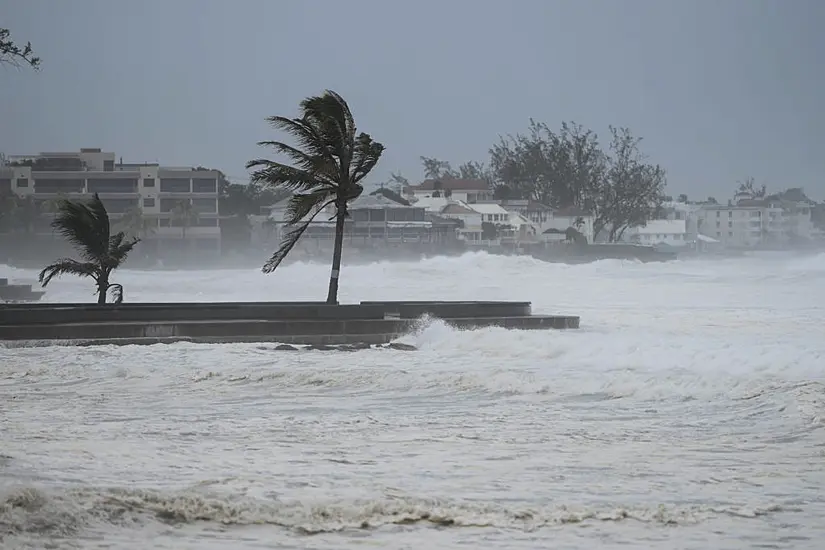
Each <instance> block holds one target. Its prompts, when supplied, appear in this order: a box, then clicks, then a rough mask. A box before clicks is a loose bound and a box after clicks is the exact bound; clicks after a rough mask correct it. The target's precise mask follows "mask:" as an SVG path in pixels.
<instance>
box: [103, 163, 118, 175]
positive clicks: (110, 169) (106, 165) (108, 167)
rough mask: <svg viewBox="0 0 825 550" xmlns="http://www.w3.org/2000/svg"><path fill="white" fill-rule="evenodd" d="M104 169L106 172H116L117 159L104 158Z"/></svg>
mask: <svg viewBox="0 0 825 550" xmlns="http://www.w3.org/2000/svg"><path fill="white" fill-rule="evenodd" d="M103 171H104V172H114V171H115V161H114V160H104V161H103Z"/></svg>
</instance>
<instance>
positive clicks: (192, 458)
mask: <svg viewBox="0 0 825 550" xmlns="http://www.w3.org/2000/svg"><path fill="white" fill-rule="evenodd" d="M33 273H34V272H26V271H21V270H10V269H9V268H3V267H0V277H3V276H8V275H12V276H13V277H16V278H31V277H32V274H33ZM328 274H329V270H328V266H327V265H324V264H293V265H290V266H285V267H284V268H282V269H279V270H278V271H276V273H274V274H272V275H269V276H267V275H263V274H261V273H260V272H258V271H256V270H223V271H203V272H183V271H177V272H175V271H172V272H153V273H150V272H139V271H129V270H124V271H122V272H119V273H118V274H117V277H116V278H117V280H118V282H122V283H123V284H124V286H125V288H126V296H127V299H129V300H135V301H137V300H155V301H161V300H163V301H178V300H180V301H199V300H293V299H299V300H322V299H323V298H324V297H325V294H326V285H327V277H328ZM341 285H342V286H341V292H342V296H341V299H342V301H343V302H356V301H359V300H393V299H411V300H426V299H452V300H461V299H470V300H473V299H477V300H499V299H503V300H509V299H512V300H530V301H532V302H533V305H534V311H537V312H542V313H565V314H580V315H581V316H582V329H581V330H578V331H561V332H560V331H536V332H532V331H510V330H504V329H499V328H488V329H483V330H474V331H462V330H455V329H453V328H451V327H449V326H447V325H445V324H444V323H443V322H441V321H439V320H437V319H425V320H423V321H422V322H421V324H420V326H419V327H418V328H417V330H415V331H413V332H411V333H410V334H408V335H405V336H404V337H403V338H401V339H400V341H402V342H405V343H410V344H413V345H415V346H416V347H417V348H418V351H416V352H405V351H395V350H388V349H382V350H362V351H358V352H352V353H336V352H311V353H303V352H278V351H275V350H274V346H273V345H271V344H267V345H256V344H238V345H194V344H186V343H180V344H174V345H156V346H125V347H114V346H102V347H86V348H74V347H61V348H55V347H24V348H14V349H11V348H9V349H2V350H0V354H2V362H0V414H1V415H2V417H3V419H4V425H3V428H4V433H3V448H2V449H0V452H2V453H3V454H4V455H6V456H7V458H2V459H1V460H2V463H0V467H2V468H3V475H2V476H0V488H2V489H0V492H4V494H5V495H6V496H5V497H4V499H5V500H4V501H3V502H5V503H6V504H4V505H3V506H5V508H2V509H0V529H6V533H15V534H14V535H13V536H14V537H17V538H16V539H15V544H17V543H19V544H21V545H24V544H28V545H30V546H31V547H33V548H37V547H42V545H43V543H44V541H46V540H47V539H49V540H51V539H56V538H60V539H61V540H62V541H63V542H67V541H68V542H67V544H75V545H78V546H79V547H86V546H88V547H92V546H93V544H94V543H92V542H88V540H92V539H88V537H94V536H100V537H102V538H104V539H105V540H115V541H117V544H116V546H118V547H123V548H138V547H141V544H142V545H143V546H144V547H145V546H146V545H147V544H149V542H148V541H150V540H151V541H152V544H153V545H154V544H155V543H156V541H160V542H157V544H158V545H159V546H158V547H163V546H164V545H166V547H169V548H186V547H193V548H194V547H199V548H200V547H205V546H209V545H212V547H216V548H219V547H223V546H221V544H225V543H226V541H227V540H228V541H231V542H232V544H231V546H233V547H243V546H244V544H248V546H249V547H254V545H255V544H257V543H258V542H261V541H264V542H265V543H266V544H269V545H276V544H279V545H282V546H289V545H293V546H299V547H300V546H302V545H303V544H304V543H303V542H301V541H302V540H304V539H300V538H296V537H298V536H299V535H297V533H299V532H313V533H325V534H323V535H318V537H319V538H315V539H313V540H314V541H315V544H316V545H317V546H318V547H319V548H354V547H360V546H361V544H362V543H363V541H364V538H365V537H368V538H370V540H372V541H374V542H376V544H378V543H379V542H380V543H381V544H385V545H386V546H388V547H402V546H404V545H405V544H411V545H412V546H411V547H423V546H428V547H434V548H435V547H439V548H450V547H459V546H462V545H463V546H465V547H466V546H475V547H484V546H485V545H489V544H494V545H495V546H497V547H517V546H518V545H519V544H521V545H522V546H523V547H527V548H533V547H536V546H541V547H547V546H548V545H554V544H567V545H568V546H569V547H579V548H587V547H592V546H593V544H594V543H595V544H602V543H603V542H604V541H608V543H610V544H619V543H620V542H622V541H624V542H627V541H629V542H630V543H631V545H632V544H635V545H636V546H637V547H648V546H649V541H650V540H654V539H655V540H659V541H665V540H670V539H668V537H671V536H672V537H675V538H674V539H673V540H670V545H671V546H674V547H676V546H679V547H682V546H683V545H680V543H679V542H678V541H680V540H682V537H685V536H688V533H689V534H690V536H691V537H693V539H692V540H696V541H697V543H696V544H697V547H724V546H725V545H726V544H727V545H734V546H735V545H736V544H740V545H741V541H742V540H748V541H749V542H748V544H751V543H753V544H757V543H768V542H770V541H773V540H775V537H776V536H778V535H777V533H778V532H779V533H783V535H782V536H785V535H787V536H794V537H801V539H804V538H805V537H808V539H809V540H816V536H817V534H816V532H815V529H814V528H813V527H812V526H814V525H816V524H817V523H816V522H817V521H818V518H821V517H822V516H823V514H825V505H824V504H823V501H822V499H821V487H822V486H823V484H825V480H823V477H822V473H821V471H822V470H821V460H822V456H821V449H822V448H823V447H825V423H823V417H825V415H823V410H825V373H823V371H822V365H823V364H825V340H823V339H822V337H821V334H822V326H823V324H824V323H825V256H821V255H820V256H815V257H814V256H812V257H808V258H799V257H793V256H789V257H783V258H778V259H777V257H772V258H765V257H759V256H756V257H745V258H740V259H735V260H723V261H717V262H714V261H706V260H694V261H684V262H671V263H666V264H642V263H638V262H622V261H614V260H608V261H603V262H595V263H593V264H586V265H576V266H567V265H561V264H547V263H542V262H538V261H536V260H533V259H531V258H524V257H496V256H490V255H487V254H484V253H473V254H466V255H464V256H461V257H458V258H432V259H428V260H424V261H421V262H406V263H392V262H380V263H376V264H370V265H362V266H348V267H347V268H346V269H345V270H344V271H343V273H342V279H341ZM48 290H49V294H48V295H47V299H51V300H56V301H62V302H67V301H76V300H80V301H90V300H91V296H90V293H91V291H92V288H91V287H90V285H89V283H88V281H83V280H77V279H71V278H66V279H61V280H58V281H55V282H53V284H52V285H50V286H49V289H48ZM204 487H207V488H208V489H209V491H217V492H206V491H207V489H205V488H204ZM198 488H200V489H198ZM218 488H219V489H220V491H218ZM21 491H22V493H21ZM27 491H28V492H27ZM32 491H33V492H32ZM12 495H16V496H12ZM21 495H22V496H21ZM26 495H29V496H26ZM268 495H269V496H268ZM272 495H275V496H272ZM10 502H11V503H15V502H17V503H18V504H13V505H9V503H10ZM21 503H22V504H21ZM765 514H767V515H765ZM773 516H777V517H779V516H781V522H779V520H777V522H779V523H777V522H773V520H772V519H770V518H772V517H773ZM50 518H51V519H50ZM433 518H435V519H433ZM445 518H446V519H445ZM657 518H658V519H657ZM582 519H584V520H586V521H585V522H589V523H588V525H589V529H590V530H589V531H575V532H574V531H570V530H569V529H563V530H562V531H559V530H558V529H559V528H560V527H561V526H564V525H570V523H571V522H572V523H575V522H577V521H581V520H582ZM625 519H627V520H630V521H624V520H625ZM442 520H444V521H442ZM609 520H617V521H609ZM619 520H621V521H619ZM49 522H52V523H53V524H54V526H52V527H49V526H48V524H49ZM169 522H172V523H174V522H177V523H176V524H175V525H176V527H175V531H174V533H175V534H174V535H173V534H170V533H171V531H168V524H169ZM449 522H453V525H466V527H463V528H462V529H452V530H450V529H443V527H444V526H445V524H447V523H449ZM362 523H363V524H368V525H369V526H370V529H368V530H366V534H365V533H361V534H357V533H359V532H360V531H362V530H361V529H360V525H361V524H362ZM780 523H781V524H782V525H791V526H795V527H793V528H792V527H777V526H778V525H779V524H780ZM201 524H204V525H203V526H201V527H198V526H199V525H201ZM259 524H260V526H259V527H255V526H256V525H259ZM218 525H222V526H223V527H222V529H228V530H229V531H227V532H226V533H225V534H223V535H221V534H218V531H215V527H216V526H218ZM690 525H694V527H695V528H696V529H698V530H696V529H694V530H692V531H686V530H687V529H688V527H689V526H690ZM209 526H211V527H209ZM425 526H436V527H439V528H438V529H425ZM666 526H669V527H666ZM711 526H712V528H711ZM256 529H258V530H256ZM667 529H672V530H670V531H668V530H667ZM519 533H530V535H529V537H527V536H526V535H524V536H522V535H520V534H519ZM567 533H569V534H567ZM711 533H717V534H716V535H713V534H711ZM718 533H724V535H718ZM9 536H12V535H9ZM84 537H87V538H84ZM164 537H166V538H164ZM221 537H226V538H224V539H222V538H221ZM408 537H409V538H408ZM416 537H417V538H416ZM649 537H653V539H651V538H649ZM657 537H658V538H657ZM720 537H721V538H720ZM725 537H728V538H725ZM87 539H88V540H87ZM596 539H598V541H599V542H598V543H596V542H595V541H596ZM801 539H800V540H799V542H800V544H802V545H803V546H804V544H807V542H805V541H804V540H801ZM9 540H11V539H9ZM84 541H86V542H84ZM164 541H165V542H164ZM244 541H246V542H244ZM256 541H257V542H256ZM491 541H493V542H491ZM646 541H647V542H646ZM674 541H675V542H674ZM663 544H664V543H663ZM130 545H132V546H130Z"/></svg>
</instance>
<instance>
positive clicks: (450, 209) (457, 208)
mask: <svg viewBox="0 0 825 550" xmlns="http://www.w3.org/2000/svg"><path fill="white" fill-rule="evenodd" d="M441 214H478V212H476V211H475V210H472V209H471V208H469V207H467V206H466V205H464V204H463V203H460V202H453V203H450V204H448V205H446V206H445V207H444V208H442V209H441Z"/></svg>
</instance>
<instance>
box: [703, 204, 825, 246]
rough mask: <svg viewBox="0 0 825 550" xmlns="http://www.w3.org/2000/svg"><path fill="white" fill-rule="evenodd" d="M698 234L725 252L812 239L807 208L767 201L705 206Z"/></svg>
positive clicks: (801, 205)
mask: <svg viewBox="0 0 825 550" xmlns="http://www.w3.org/2000/svg"><path fill="white" fill-rule="evenodd" d="M697 215H698V220H697V225H698V230H699V233H701V234H702V235H706V236H708V237H712V238H715V239H717V240H719V241H720V242H721V243H722V244H723V245H724V246H725V247H729V248H753V247H758V246H782V245H786V244H788V243H792V242H794V241H796V240H803V241H804V240H809V239H811V238H812V235H813V229H814V228H813V223H812V222H811V209H810V205H807V204H805V203H789V202H783V201H769V200H742V201H739V203H738V204H737V205H727V206H724V205H705V206H703V207H702V208H701V209H700V210H699V212H698V214H697Z"/></svg>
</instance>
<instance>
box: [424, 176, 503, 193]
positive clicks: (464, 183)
mask: <svg viewBox="0 0 825 550" xmlns="http://www.w3.org/2000/svg"><path fill="white" fill-rule="evenodd" d="M436 182H440V183H441V185H440V186H438V185H436ZM410 189H412V190H413V191H435V190H439V189H440V190H446V189H449V190H450V191H489V190H490V184H489V183H488V182H486V181H484V180H465V179H453V178H441V179H437V180H424V181H422V182H421V183H420V184H418V185H411V186H410Z"/></svg>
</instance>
